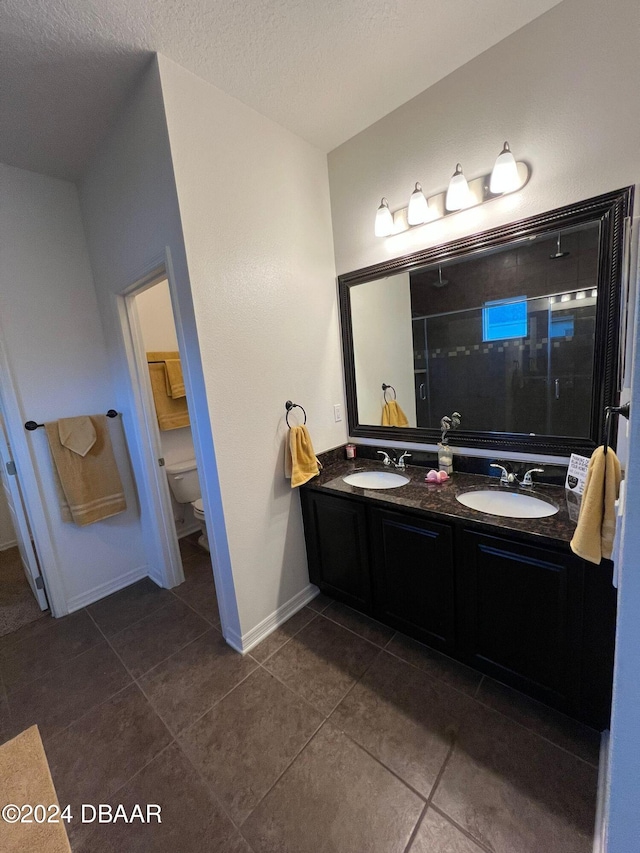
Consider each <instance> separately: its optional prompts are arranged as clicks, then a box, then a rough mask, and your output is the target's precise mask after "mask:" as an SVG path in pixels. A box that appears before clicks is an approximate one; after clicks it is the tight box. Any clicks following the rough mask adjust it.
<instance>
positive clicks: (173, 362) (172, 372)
mask: <svg viewBox="0 0 640 853" xmlns="http://www.w3.org/2000/svg"><path fill="white" fill-rule="evenodd" d="M164 366H165V370H166V373H167V394H168V395H169V396H170V397H173V399H174V400H179V399H180V397H185V396H186V393H187V392H186V391H185V387H184V379H183V377H182V365H181V364H180V359H179V358H168V359H167V360H166V361H165V363H164Z"/></svg>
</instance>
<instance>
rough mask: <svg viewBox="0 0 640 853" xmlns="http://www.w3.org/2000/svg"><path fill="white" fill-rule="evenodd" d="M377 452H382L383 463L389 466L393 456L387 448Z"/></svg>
mask: <svg viewBox="0 0 640 853" xmlns="http://www.w3.org/2000/svg"><path fill="white" fill-rule="evenodd" d="M377 452H378V453H381V454H382V456H384V459H383V460H382V464H383V465H386V466H387V467H389V465H391V457H390V456H389V454H388V453H387V452H386V451H385V450H378V451H377Z"/></svg>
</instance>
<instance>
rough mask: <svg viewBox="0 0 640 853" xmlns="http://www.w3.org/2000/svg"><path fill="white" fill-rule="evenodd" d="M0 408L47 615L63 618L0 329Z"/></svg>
mask: <svg viewBox="0 0 640 853" xmlns="http://www.w3.org/2000/svg"><path fill="white" fill-rule="evenodd" d="M0 404H1V405H2V409H3V412H4V424H5V430H6V433H7V437H8V439H9V444H10V445H11V453H12V456H13V461H14V463H15V466H16V473H17V476H18V479H19V481H20V486H21V489H22V497H23V503H24V509H25V514H26V517H27V521H28V522H29V527H30V528H31V535H32V537H33V545H34V548H35V551H36V555H37V557H38V561H39V563H40V572H41V574H42V580H43V581H44V586H45V591H46V593H47V598H48V600H49V608H50V610H51V615H52V616H55V617H59V616H66V615H67V613H68V612H69V607H68V605H67V595H66V592H65V588H64V582H63V576H62V572H61V570H60V562H59V559H58V554H57V552H56V549H55V546H54V544H53V540H52V538H51V535H50V532H49V523H48V519H47V513H46V511H45V506H44V501H43V495H42V491H41V487H40V483H39V480H38V477H37V475H36V465H35V452H34V449H33V445H32V444H31V443H30V442H29V441H28V436H27V433H26V431H25V428H24V422H25V420H29V418H30V417H32V416H31V415H29V413H27V412H25V411H23V408H22V405H21V402H20V397H19V393H18V389H17V386H16V384H15V381H14V377H13V373H12V370H11V365H10V363H9V359H8V358H7V354H6V350H5V347H4V335H3V333H2V327H1V325H0Z"/></svg>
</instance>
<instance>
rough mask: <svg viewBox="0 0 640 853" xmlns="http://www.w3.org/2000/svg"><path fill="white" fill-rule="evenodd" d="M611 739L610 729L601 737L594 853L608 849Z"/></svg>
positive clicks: (602, 852) (600, 852)
mask: <svg viewBox="0 0 640 853" xmlns="http://www.w3.org/2000/svg"><path fill="white" fill-rule="evenodd" d="M609 737H610V733H609V730H608V729H605V731H603V732H602V734H601V736H600V761H599V762H598V796H597V800H596V824H595V830H594V833H593V853H605V851H606V849H607V847H606V844H607V819H606V814H605V811H606V807H605V803H606V797H607V786H608V780H609Z"/></svg>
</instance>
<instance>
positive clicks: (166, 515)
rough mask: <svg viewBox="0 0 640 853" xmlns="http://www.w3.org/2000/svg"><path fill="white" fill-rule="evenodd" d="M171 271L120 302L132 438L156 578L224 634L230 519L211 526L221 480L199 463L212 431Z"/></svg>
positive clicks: (151, 277)
mask: <svg viewBox="0 0 640 853" xmlns="http://www.w3.org/2000/svg"><path fill="white" fill-rule="evenodd" d="M171 270H172V267H171V264H170V262H169V263H168V265H167V266H165V265H164V264H163V265H161V266H157V267H155V268H153V270H152V271H151V272H150V273H149V274H148V275H147V276H146V277H145V278H143V279H140V280H138V281H137V282H136V283H134V284H133V285H132V286H131V287H129V288H128V289H127V290H126V291H125V292H124V293H122V295H121V296H120V298H119V311H120V318H121V323H122V330H123V335H124V345H125V351H126V354H127V361H128V366H129V374H130V380H131V390H132V392H133V399H134V400H135V403H134V420H135V421H136V422H137V427H134V431H135V433H136V436H135V439H134V436H133V435H132V440H135V441H137V443H138V449H139V451H140V456H141V461H142V463H143V464H142V469H141V470H140V471H139V474H138V477H137V480H138V487H139V491H140V493H141V501H142V504H143V511H144V512H147V513H148V516H147V522H146V526H147V529H149V530H150V531H151V540H150V541H148V552H149V554H150V558H149V566H150V572H149V577H150V578H151V580H153V581H154V582H155V584H156V585H157V586H161V587H165V588H168V589H173V591H174V592H175V594H176V595H177V596H178V597H179V598H181V599H182V600H183V601H184V602H185V603H186V604H188V605H189V607H191V608H192V609H193V610H195V611H196V612H197V613H198V614H199V615H201V616H203V617H204V618H205V619H207V620H208V621H209V622H211V624H213V625H215V626H216V627H219V628H220V629H221V630H223V632H224V628H223V626H224V617H223V611H224V609H225V606H224V601H225V599H224V595H225V592H226V586H225V583H226V581H225V579H224V576H223V577H222V579H221V587H220V588H218V582H219V578H218V576H217V575H216V568H217V569H218V571H220V568H221V567H222V568H223V571H224V568H226V566H225V560H224V551H221V546H220V535H219V534H218V535H217V536H216V535H213V530H212V528H213V529H214V530H216V531H217V527H216V522H218V525H217V526H218V527H219V526H220V521H222V516H221V514H220V519H218V518H217V517H216V516H214V518H213V523H212V526H211V527H209V525H208V524H207V522H206V521H205V512H206V506H207V498H206V497H205V495H206V487H207V485H209V501H211V488H212V487H214V486H215V482H211V479H212V475H211V471H210V470H209V469H207V470H208V471H209V483H207V480H206V478H205V477H204V476H203V475H202V468H201V463H200V461H196V460H197V459H198V458H199V457H200V458H202V454H203V453H204V456H205V459H206V458H207V455H206V454H207V449H206V444H205V445H203V439H204V440H205V441H206V433H207V428H208V411H207V408H206V399H205V396H204V388H203V387H200V385H199V384H198V380H197V373H198V368H199V364H194V361H197V359H198V357H199V350H198V348H197V333H196V332H195V328H192V326H191V324H190V323H189V321H187V323H186V328H185V324H184V322H183V319H182V314H181V311H183V310H186V308H185V307H184V306H182V305H181V304H180V305H179V304H178V302H177V301H176V297H175V294H174V285H173V281H172V278H171V275H172V273H171ZM189 319H192V318H189ZM190 369H191V372H190ZM194 371H195V373H196V379H195V382H194ZM201 488H202V491H201ZM209 505H211V503H210V504H209ZM222 523H223V521H222ZM225 538H226V537H225ZM209 549H210V550H209ZM214 575H215V576H216V580H215V582H214ZM227 585H228V584H227ZM219 590H221V592H220V591H219Z"/></svg>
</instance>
